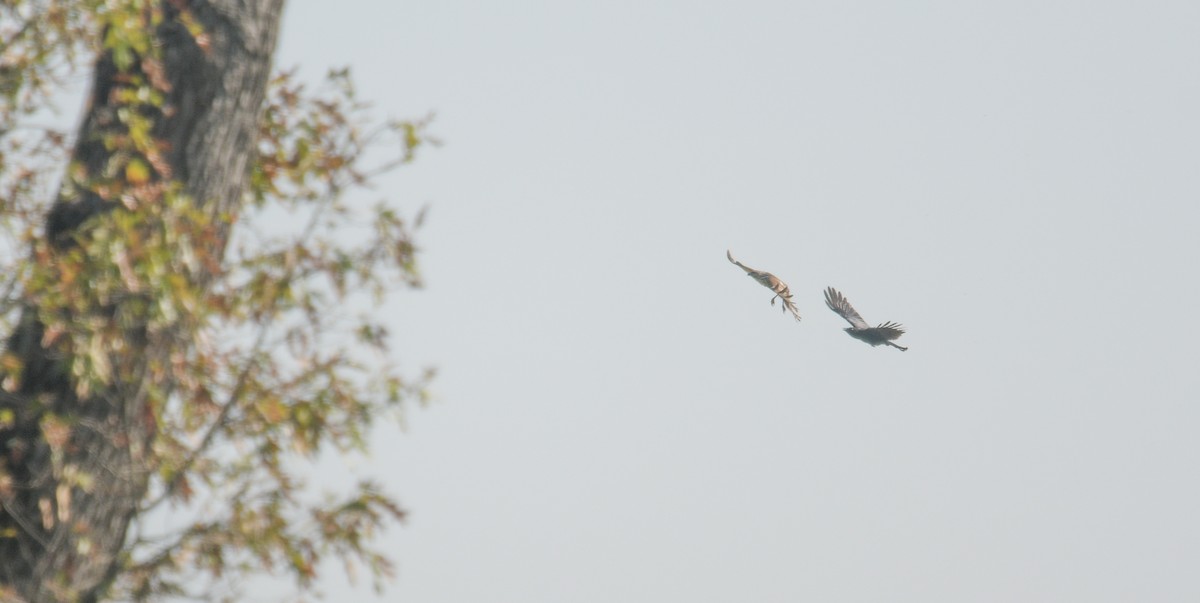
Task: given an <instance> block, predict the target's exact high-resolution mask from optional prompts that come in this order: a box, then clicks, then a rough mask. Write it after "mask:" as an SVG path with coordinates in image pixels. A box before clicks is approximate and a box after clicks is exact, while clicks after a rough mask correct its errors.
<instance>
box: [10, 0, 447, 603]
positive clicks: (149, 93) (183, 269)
mask: <svg viewBox="0 0 1200 603" xmlns="http://www.w3.org/2000/svg"><path fill="white" fill-rule="evenodd" d="M155 6H156V3H153V2H147V1H139V0H121V1H115V0H109V1H107V2H100V1H97V0H61V1H55V0H5V3H4V5H3V7H2V8H0V44H2V46H0V200H2V201H3V205H2V206H0V233H2V234H3V235H4V238H3V243H2V244H0V275H2V276H0V318H2V319H3V321H5V324H4V325H3V326H4V327H6V328H7V329H9V330H11V329H12V328H13V322H14V321H15V320H16V318H17V310H18V309H19V308H20V307H22V306H31V307H36V308H37V309H38V315H39V317H40V319H41V321H42V323H43V324H44V325H45V335H44V337H43V342H44V343H47V344H49V345H52V346H53V349H54V351H55V353H56V354H58V355H59V357H61V358H63V359H64V362H65V365H66V366H68V367H69V371H70V376H71V378H72V383H73V384H74V387H75V389H76V393H77V394H78V395H79V396H80V397H81V398H83V397H86V396H88V395H91V394H93V393H94V392H98V391H105V392H110V393H109V394H108V395H112V394H111V392H114V391H115V392H117V394H116V395H122V396H144V397H145V398H146V399H148V400H150V405H149V407H150V409H151V412H152V414H153V417H152V419H151V420H153V421H154V422H155V424H156V435H155V437H154V439H153V441H152V443H151V449H150V450H149V451H147V454H146V457H145V458H146V459H147V461H146V462H147V463H148V464H149V466H148V467H147V471H148V472H149V473H150V475H151V476H152V477H151V479H150V482H149V485H148V489H147V491H146V493H145V497H144V500H143V501H142V503H141V505H140V508H139V512H138V515H137V516H136V518H135V519H134V524H133V527H132V528H131V530H130V533H129V536H128V541H127V542H126V544H125V547H124V553H123V555H122V561H121V567H120V568H119V571H118V573H117V575H116V577H115V578H114V580H113V583H112V585H111V587H110V589H109V598H112V599H129V600H138V601H143V600H159V599H164V598H173V597H199V598H212V597H216V598H221V597H222V596H223V597H226V598H229V599H230V600H232V599H235V598H239V594H238V593H237V587H238V586H239V585H241V584H244V583H245V582H246V581H247V580H248V579H250V578H252V577H253V576H256V575H280V574H281V573H282V574H286V575H290V576H291V577H292V578H293V579H294V583H295V584H296V585H297V587H298V588H299V589H300V590H301V591H303V592H307V593H313V592H315V585H316V581H317V579H318V578H319V577H320V575H321V571H322V570H323V569H327V564H323V563H322V562H323V561H325V560H327V559H329V560H336V561H340V562H341V563H343V564H344V565H345V566H346V568H347V570H348V571H350V572H351V575H354V574H355V573H356V572H357V569H356V568H359V567H363V568H365V569H366V570H367V572H368V573H369V575H370V576H371V578H372V583H373V584H374V585H375V586H376V588H379V587H381V586H382V580H383V579H385V578H387V577H388V576H390V575H391V574H392V571H393V568H392V565H391V563H390V562H389V560H388V559H387V558H386V557H385V556H383V555H382V554H380V552H379V551H378V550H377V549H376V548H374V546H373V545H374V542H375V537H376V536H377V535H378V534H379V532H380V530H381V529H383V528H384V527H386V526H387V525H388V524H390V523H392V522H394V521H396V520H400V519H402V518H403V517H404V512H403V510H402V509H401V508H400V507H399V506H398V505H397V503H396V502H395V501H394V500H393V499H392V498H391V497H389V496H388V495H387V494H386V493H384V491H383V489H382V488H381V487H380V486H379V485H378V484H376V483H373V482H370V481H367V482H362V483H360V484H358V485H357V486H355V487H353V488H352V489H351V490H350V491H341V492H324V493H322V491H321V490H320V489H316V488H313V487H310V486H309V485H308V484H306V483H305V480H304V479H303V476H304V474H305V473H306V472H307V471H308V470H309V469H308V465H309V464H311V463H313V462H315V461H317V460H318V459H319V458H320V455H321V453H322V452H324V451H326V450H335V451H339V452H366V451H367V450H368V447H369V436H370V434H371V430H372V426H373V425H375V424H376V422H377V421H378V420H380V419H381V418H397V417H398V416H399V412H400V411H401V410H402V408H403V405H404V403H405V401H409V400H415V401H424V400H425V396H426V393H425V391H426V390H425V386H426V383H427V381H428V379H429V378H430V377H432V375H431V373H429V372H425V373H423V374H420V375H417V376H415V377H413V378H409V377H406V376H404V375H402V374H401V371H400V370H399V368H398V367H397V366H396V364H395V362H394V361H393V359H392V356H391V352H390V350H389V341H390V337H389V333H388V331H387V329H386V328H385V327H384V326H383V325H382V324H380V323H379V321H378V312H377V311H376V310H373V309H378V308H380V307H381V305H382V304H383V303H384V302H385V301H386V300H387V299H388V295H389V293H391V292H393V291H394V290H396V289H397V288H398V287H406V286H407V287H413V286H419V285H420V277H419V273H418V271H417V266H416V262H415V255H416V246H415V244H414V241H413V230H414V229H415V228H416V227H418V226H419V224H420V220H421V213H420V212H419V213H418V214H417V215H416V217H415V218H414V219H412V220H409V219H407V218H405V217H403V215H402V213H401V212H400V211H399V210H398V209H397V205H396V203H394V202H391V201H387V200H372V201H370V202H367V201H365V199H367V198H369V195H371V193H370V192H369V191H370V187H371V184H372V183H373V182H374V181H375V180H376V179H377V178H378V177H379V176H380V175H382V174H384V173H387V172H390V171H392V170H395V169H397V168H399V167H401V166H403V165H404V164H406V163H408V162H409V161H411V160H412V159H413V156H414V153H415V152H416V151H417V150H418V149H419V148H420V147H422V146H423V145H427V144H432V143H434V142H435V141H434V140H433V139H431V138H430V137H429V136H428V134H427V132H426V127H427V123H428V119H422V120H416V121H395V122H386V123H381V122H379V121H378V120H377V119H375V118H374V117H373V113H372V111H371V107H370V106H369V105H368V104H366V103H364V102H362V101H361V100H360V99H359V98H358V97H357V95H356V93H355V89H354V86H353V83H352V79H351V76H350V72H349V70H339V71H334V72H331V73H330V74H328V77H327V78H326V80H325V82H324V84H323V85H322V86H320V87H319V88H317V89H316V90H310V89H309V88H308V86H306V85H305V84H303V83H302V82H300V80H299V78H298V77H297V75H296V73H295V72H294V71H285V72H282V73H279V74H278V75H277V77H276V78H275V79H274V80H273V82H272V84H271V88H270V91H269V98H268V100H267V103H266V107H265V108H264V111H263V117H262V122H261V127H260V137H259V141H258V145H257V157H258V158H257V162H256V163H255V165H254V166H253V171H252V175H251V178H250V182H251V185H250V187H249V189H248V190H247V191H245V196H244V202H243V203H242V204H241V205H240V206H239V207H238V209H237V210H235V211H231V212H229V213H228V214H224V215H212V212H211V211H206V207H205V205H204V204H203V203H199V202H197V200H194V199H190V198H189V197H188V195H187V194H186V183H181V182H178V181H175V180H173V179H172V178H171V170H170V166H169V165H166V164H165V160H164V159H163V157H162V155H161V148H162V145H161V144H160V143H159V141H158V140H156V139H155V137H154V136H153V134H152V133H153V131H154V128H153V126H154V120H155V119H157V118H159V117H160V116H161V114H162V111H155V110H154V109H161V105H162V102H163V101H162V98H163V92H164V91H163V83H162V82H161V81H159V80H160V78H157V77H156V74H158V72H156V68H157V69H160V70H161V66H159V65H158V64H157V63H156V58H155V52H156V50H155V47H154V44H153V43H152V40H151V34H150V32H151V31H152V28H153V26H154V24H155V23H156V19H159V18H161V15H159V14H158V13H157V10H156V9H155ZM186 17H187V14H186V12H185V13H184V19H185V21H186ZM189 29H190V30H192V33H193V34H194V35H195V36H196V37H197V39H200V40H202V39H203V35H204V34H203V32H202V31H198V30H195V28H194V27H189ZM101 32H103V33H104V35H100V34H101ZM96 52H111V53H112V56H113V58H114V62H115V64H116V65H117V67H118V69H119V70H120V71H121V73H122V74H126V77H124V78H123V79H122V80H121V81H122V86H121V87H120V88H119V89H118V90H117V91H116V92H114V94H117V95H119V100H120V103H121V107H122V108H121V110H120V111H118V112H117V115H118V119H119V127H115V128H112V129H111V130H106V131H105V132H104V134H103V136H104V139H103V142H104V144H105V146H106V148H107V149H108V150H109V151H111V156H112V159H111V160H110V161H109V162H108V163H107V165H106V166H105V167H104V169H103V170H102V172H101V173H84V172H83V170H80V169H76V168H74V167H70V166H71V162H70V157H69V152H70V149H71V145H72V144H73V141H72V136H73V135H72V134H68V133H67V132H64V131H62V130H59V129H56V128H54V127H51V126H48V125H45V124H40V125H39V123H38V122H39V120H42V121H44V120H45V110H46V108H47V107H50V106H51V103H52V101H54V100H56V99H57V98H58V95H60V94H61V93H62V90H64V88H67V87H69V85H70V84H71V83H72V82H73V81H77V78H78V73H79V71H78V68H79V64H80V62H81V59H85V58H90V57H92V56H94V54H95V53H96ZM135 64H137V65H138V66H139V67H140V70H137V73H138V74H141V75H131V74H134V73H135V72H134V70H132V69H131V67H132V66H133V65H135ZM55 184H58V185H59V187H60V195H61V196H62V197H64V198H71V197H72V195H75V194H78V193H79V192H80V191H90V192H94V193H97V194H98V195H99V196H100V197H101V198H103V199H104V200H105V201H108V202H111V204H112V206H111V209H110V210H109V211H105V212H103V213H100V214H99V215H98V216H96V217H94V218H92V219H91V220H89V222H88V223H86V224H85V225H84V227H83V228H80V229H78V231H77V232H76V233H75V234H74V239H73V241H74V243H75V244H73V245H70V246H67V247H65V248H60V247H59V246H56V245H54V244H53V243H52V242H51V241H48V240H47V239H46V237H45V236H44V232H43V231H44V228H43V221H44V216H45V214H46V211H47V209H48V207H49V203H50V201H51V200H52V199H53V198H54V197H55V196H54V194H52V187H53V186H54V185H55ZM356 309H357V311H356ZM391 311H392V312H394V309H393V310H391ZM143 340H145V341H156V340H168V341H170V342H171V345H170V346H166V347H164V348H162V349H167V350H170V352H169V354H167V356H166V357H155V358H149V359H147V358H142V357H140V354H141V353H142V352H143V351H144V350H145V349H146V348H145V347H144V346H139V345H136V342H137V341H143ZM20 362H21V361H20V359H19V358H16V357H14V356H13V355H11V354H9V355H6V356H5V357H4V358H3V362H0V369H2V370H3V373H4V374H5V375H7V376H6V377H5V378H4V380H3V387H4V389H5V390H7V391H17V390H18V389H19V387H20V382H19V381H20V370H19V369H20ZM4 420H6V419H5V417H3V416H0V422H2V421H4ZM9 420H11V418H10V419H9ZM42 423H43V424H42V431H43V434H44V435H45V437H46V439H47V440H48V441H50V442H51V447H52V448H53V447H54V442H55V441H62V440H63V439H64V438H65V436H63V435H61V433H62V432H63V431H64V430H69V429H70V422H69V420H68V418H65V417H58V416H57V415H55V414H52V413H47V414H46V415H45V417H44V418H43V422H42ZM56 473H58V474H60V477H61V475H66V474H69V473H70V468H69V467H56ZM94 479H98V476H89V475H78V476H76V478H75V480H74V481H73V482H71V481H68V482H66V483H67V484H68V487H86V486H87V481H88V480H94ZM4 484H5V482H4V477H3V475H2V472H0V497H3V496H4ZM3 537H10V536H6V535H4V534H0V538H3ZM217 593H225V594H224V595H220V594H217ZM3 595H4V593H2V592H0V599H2V598H3Z"/></svg>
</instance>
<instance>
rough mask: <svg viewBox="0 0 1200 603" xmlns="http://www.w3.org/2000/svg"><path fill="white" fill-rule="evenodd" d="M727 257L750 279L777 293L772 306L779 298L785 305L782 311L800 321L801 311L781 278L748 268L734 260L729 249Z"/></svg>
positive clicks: (726, 253)
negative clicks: (789, 313)
mask: <svg viewBox="0 0 1200 603" xmlns="http://www.w3.org/2000/svg"><path fill="white" fill-rule="evenodd" d="M725 257H727V258H729V261H730V262H733V263H734V264H735V265H737V267H738V268H741V269H742V270H745V271H746V274H747V275H749V276H750V278H752V279H754V280H756V281H758V284H760V285H762V286H764V287H766V288H768V289H770V290H771V291H774V292H775V297H772V298H771V305H772V306H774V305H775V298H779V301H780V302H782V305H783V307H782V308H781V309H782V310H783V311H784V312H791V313H792V316H795V317H796V320H800V311H799V310H797V309H796V304H795V303H793V302H792V292H791V291H788V286H787V284H786V283H784V282H783V281H781V280H779V277H777V276H775V275H774V274H771V273H770V272H763V271H761V270H755V269H753V268H749V267H747V266H746V265H745V264H743V263H741V262H739V261H737V260H735V259H733V254H732V253H729V250H728V249H726V250H725Z"/></svg>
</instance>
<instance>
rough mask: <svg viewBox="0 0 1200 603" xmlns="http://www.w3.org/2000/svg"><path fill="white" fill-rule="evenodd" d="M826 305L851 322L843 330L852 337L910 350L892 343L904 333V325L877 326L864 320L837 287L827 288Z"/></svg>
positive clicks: (887, 323)
mask: <svg viewBox="0 0 1200 603" xmlns="http://www.w3.org/2000/svg"><path fill="white" fill-rule="evenodd" d="M825 305H827V306H829V309H830V310H833V311H834V312H837V314H838V316H841V317H842V318H845V319H846V322H848V323H850V328H849V329H843V330H844V331H846V333H848V334H849V335H850V336H851V337H853V338H855V339H857V340H859V341H865V342H867V343H869V344H871V346H872V347H874V346H877V345H882V344H887V345H890V346H892V347H894V348H896V349H898V350H900V351H901V352H905V351H908V348H906V347H904V346H899V345H896V344H894V343H892V340H893V339H896V338H898V337H900V336H901V335H903V334H904V327H902V326H900V325H899V324H896V323H894V322H885V323H883V324H881V325H879V326H877V327H872V326H871V325H869V324H867V321H865V320H863V317H862V316H859V314H858V312H857V311H856V310H855V309H854V306H851V305H850V300H847V299H846V297H845V296H843V295H842V294H841V293H839V292H838V291H837V289H834V288H833V287H829V288H828V289H826V290H825Z"/></svg>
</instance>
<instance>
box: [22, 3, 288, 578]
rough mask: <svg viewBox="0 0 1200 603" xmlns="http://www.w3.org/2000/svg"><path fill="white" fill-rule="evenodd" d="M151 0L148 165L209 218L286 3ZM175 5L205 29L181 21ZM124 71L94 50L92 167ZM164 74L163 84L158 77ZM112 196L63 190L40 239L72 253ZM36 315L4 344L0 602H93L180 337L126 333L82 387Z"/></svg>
mask: <svg viewBox="0 0 1200 603" xmlns="http://www.w3.org/2000/svg"><path fill="white" fill-rule="evenodd" d="M158 4H159V5H160V6H159V7H158V8H161V10H162V13H163V16H164V18H163V19H162V20H161V21H160V22H159V24H158V25H156V26H155V27H154V31H153V32H152V33H153V38H154V40H155V43H156V46H157V47H158V48H159V49H160V50H161V65H162V67H163V69H162V71H163V73H161V74H155V73H145V72H144V71H142V70H143V68H144V67H145V66H146V64H145V62H144V61H143V62H142V63H141V64H139V65H135V66H134V67H133V68H132V70H133V71H134V72H135V73H139V74H142V75H145V76H146V79H147V80H154V79H155V78H158V81H159V82H160V86H159V87H160V88H161V89H164V90H165V92H166V102H165V104H164V106H163V108H162V110H161V111H160V112H159V113H158V114H156V115H153V116H151V117H152V118H153V119H154V120H155V125H154V127H153V130H152V133H153V135H154V136H155V137H156V138H157V139H158V140H160V141H162V142H163V143H165V144H163V145H162V148H163V149H164V152H163V157H164V158H165V160H166V161H165V164H163V163H161V162H160V164H159V165H155V166H154V171H155V173H154V177H155V178H158V179H163V180H175V181H178V182H180V183H181V184H182V185H183V190H184V191H185V192H186V194H187V195H188V196H189V198H191V199H193V200H194V201H195V203H197V204H199V205H201V206H202V207H204V208H205V210H206V211H207V212H208V213H210V214H211V215H216V214H218V213H220V212H236V210H237V208H238V205H239V203H240V202H241V198H242V193H243V191H244V190H245V187H246V183H247V177H248V175H249V169H250V167H251V162H252V161H253V158H254V145H255V141H256V135H257V127H258V123H259V117H260V109H261V105H262V101H263V98H264V95H265V92H266V86H267V82H268V79H269V76H270V68H271V56H272V54H273V52H274V48H275V41H276V37H277V33H278V29H279V22H280V18H281V13H282V9H283V0H208V1H205V0H161V1H160V2H159V3H158ZM181 11H183V12H186V13H190V15H191V17H192V18H194V20H195V22H197V23H199V25H200V26H201V28H202V31H203V33H202V34H200V35H199V36H196V35H194V34H193V32H191V31H189V29H188V28H187V27H185V26H184V24H183V23H182V22H181V20H180V19H179V16H180V14H181ZM193 31H194V28H193ZM127 76H128V73H125V74H121V73H119V72H118V69H117V68H116V63H115V62H114V58H113V56H111V53H108V52H107V51H105V53H104V54H103V55H102V56H101V57H100V58H99V59H98V61H97V64H96V68H95V77H94V80H93V85H92V93H91V102H90V104H89V106H88V108H87V115H86V117H85V119H84V121H83V124H82V126H81V127H80V130H79V134H78V143H77V145H76V147H75V150H74V157H73V160H74V162H75V164H76V165H78V166H81V167H82V168H84V169H85V170H87V172H88V173H89V174H97V173H99V172H100V170H101V169H103V167H104V166H105V165H106V164H108V162H109V161H110V160H111V159H112V155H113V151H112V150H111V149H108V148H106V146H105V144H104V143H103V141H102V137H101V134H102V133H104V132H112V131H113V128H114V123H116V122H117V120H116V117H115V116H116V111H117V108H118V102H119V101H118V100H117V99H116V98H115V95H114V94H113V92H114V90H116V89H118V88H119V87H120V86H122V85H126V83H127V82H128V81H129V79H128V77H127ZM163 78H165V81H166V82H167V83H168V84H169V85H168V86H161V82H162V81H163ZM68 188H69V187H68V186H67V185H65V184H64V187H63V190H64V191H66V190H68ZM114 203H115V201H113V200H106V199H104V198H102V197H101V196H100V195H98V194H97V193H96V192H91V191H83V192H80V191H76V192H75V193H74V194H68V193H65V192H63V193H60V195H59V198H58V200H57V201H56V202H55V203H54V205H53V206H52V208H51V210H50V213H49V215H48V216H47V221H46V236H47V237H48V238H49V240H50V241H51V242H52V243H53V247H54V248H56V249H58V250H59V251H62V250H65V249H68V248H70V247H71V245H72V243H71V241H72V240H73V235H74V234H76V231H77V229H79V227H80V225H81V224H82V223H83V222H84V221H85V220H86V219H87V218H89V217H91V216H94V215H96V214H97V213H98V212H102V211H106V210H107V209H109V208H110V207H111V206H112V205H113V204H114ZM201 278H203V277H201ZM38 316H39V314H38V312H37V310H36V309H35V308H33V307H27V308H26V310H25V312H24V313H23V315H22V319H21V322H20V326H19V327H18V329H17V331H16V332H14V333H13V334H12V335H11V336H10V338H9V341H8V351H9V353H10V354H12V355H14V356H16V357H17V358H19V359H20V360H21V361H22V362H23V368H22V379H21V381H20V387H19V389H18V390H17V391H15V392H10V393H4V394H0V413H4V414H7V413H5V412H4V411H8V412H10V413H11V415H12V420H11V421H10V422H9V423H8V424H7V425H5V424H3V423H0V504H2V506H0V599H4V598H5V596H6V595H5V593H8V596H11V595H13V594H16V595H19V596H20V597H22V598H24V599H26V600H27V601H30V602H35V601H37V602H40V601H96V600H99V599H102V598H103V597H104V596H105V590H106V588H107V587H108V585H109V584H110V583H111V581H112V578H113V576H114V575H115V574H116V572H117V571H118V569H119V563H120V560H121V551H122V549H123V547H124V546H125V544H126V531H127V529H128V527H129V525H130V522H131V520H132V519H133V518H134V517H135V515H136V512H137V508H138V504H139V503H140V502H141V501H142V499H143V497H144V496H145V494H146V488H147V477H148V471H149V470H151V467H150V466H149V464H148V460H149V444H150V442H151V440H152V438H153V435H154V421H153V417H152V414H151V413H150V409H149V408H148V406H147V404H148V402H147V395H146V391H147V389H148V388H147V387H146V382H145V380H149V379H156V378H160V377H157V376H155V377H152V375H158V376H161V375H162V374H163V371H162V370H161V366H163V365H166V356H167V355H168V354H169V353H170V352H171V350H172V346H173V345H177V343H176V342H171V341H170V340H169V339H167V338H159V339H158V340H155V338H153V337H151V338H148V339H147V338H141V339H139V338H136V337H131V338H130V341H129V345H131V346H135V347H136V348H137V351H138V352H139V354H135V355H134V357H135V358H137V359H138V360H137V361H136V363H135V364H134V366H132V367H129V370H127V371H124V372H123V373H122V374H123V375H125V376H126V377H125V378H118V379H114V383H113V384H112V385H111V386H110V387H108V388H106V389H105V390H103V391H91V392H88V393H87V394H86V395H84V396H79V395H77V393H76V392H77V389H78V388H77V387H76V383H74V382H73V381H72V379H71V377H70V375H69V373H68V371H66V370H65V369H64V366H65V365H64V361H63V359H62V358H59V357H56V352H54V351H53V347H54V346H53V345H52V344H51V343H48V342H46V341H43V340H44V339H52V338H51V337H48V336H47V335H46V334H45V333H44V331H45V330H46V329H45V327H44V326H43V324H42V323H41V322H40V321H39V319H38ZM186 343H187V342H183V345H186ZM129 375H133V376H134V377H133V378H129V377H128V376H129ZM156 385H157V386H159V387H165V388H167V389H169V387H170V384H169V382H168V383H165V384H163V383H159V384H156ZM4 414H0V416H4ZM51 416H52V417H53V419H48V417H51ZM79 476H86V479H82V480H81V479H80V478H79Z"/></svg>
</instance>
